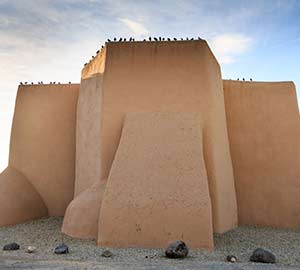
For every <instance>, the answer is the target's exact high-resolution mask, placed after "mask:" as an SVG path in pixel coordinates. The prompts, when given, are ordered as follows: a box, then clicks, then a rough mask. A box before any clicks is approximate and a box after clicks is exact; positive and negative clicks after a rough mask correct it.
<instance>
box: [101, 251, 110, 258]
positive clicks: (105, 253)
mask: <svg viewBox="0 0 300 270" xmlns="http://www.w3.org/2000/svg"><path fill="white" fill-rule="evenodd" d="M101 256H102V257H106V258H110V257H112V256H113V254H112V252H111V251H109V250H104V251H103V252H102V254H101Z"/></svg>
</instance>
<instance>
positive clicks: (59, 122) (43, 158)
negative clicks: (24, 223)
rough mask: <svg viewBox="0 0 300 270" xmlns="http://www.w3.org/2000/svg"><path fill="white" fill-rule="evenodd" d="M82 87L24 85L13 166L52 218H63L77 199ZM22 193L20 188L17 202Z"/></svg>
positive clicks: (12, 149)
mask: <svg viewBox="0 0 300 270" xmlns="http://www.w3.org/2000/svg"><path fill="white" fill-rule="evenodd" d="M78 90H79V85H78V84H67V85H63V84H59V85H42V86H41V85H25V86H20V87H19V90H18V94H17V99H16V106H15V113H14V119H13V125H12V132H11V143H10V155H9V166H10V167H13V168H16V169H17V170H18V171H19V172H20V173H21V174H22V175H24V177H25V178H26V179H28V181H29V182H30V184H31V185H32V186H33V188H34V189H35V190H36V192H37V193H38V194H39V195H40V196H41V198H42V200H43V202H44V203H45V205H46V207H47V209H48V212H49V215H50V216H63V215H64V213H65V209H66V207H67V205H68V204H69V202H70V201H71V200H72V198H73V195H74V178H75V125H76V106H77V96H78ZM22 192H23V190H21V189H20V190H19V189H17V190H15V194H16V196H15V197H16V199H17V198H18V196H19V194H22Z"/></svg>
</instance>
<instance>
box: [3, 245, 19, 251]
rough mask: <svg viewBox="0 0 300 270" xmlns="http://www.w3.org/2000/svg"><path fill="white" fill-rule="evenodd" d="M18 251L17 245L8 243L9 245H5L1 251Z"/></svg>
mask: <svg viewBox="0 0 300 270" xmlns="http://www.w3.org/2000/svg"><path fill="white" fill-rule="evenodd" d="M18 249H20V246H19V245H18V244H17V243H10V244H7V245H5V246H4V247H3V250H7V251H8V250H10V251H11V250H18Z"/></svg>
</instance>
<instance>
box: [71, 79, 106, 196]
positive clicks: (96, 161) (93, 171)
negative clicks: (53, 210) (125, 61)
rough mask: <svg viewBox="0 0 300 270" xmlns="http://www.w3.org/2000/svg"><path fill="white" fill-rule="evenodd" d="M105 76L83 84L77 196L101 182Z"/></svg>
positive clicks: (80, 103) (79, 114)
mask: <svg viewBox="0 0 300 270" xmlns="http://www.w3.org/2000/svg"><path fill="white" fill-rule="evenodd" d="M101 102H102V75H101V74H97V75H93V76H91V77H90V78H88V79H84V80H82V81H81V84H80V91H79V97H78V106H77V124H76V180H75V197H76V196H77V195H78V194H79V193H80V192H82V191H84V190H86V189H87V188H89V187H90V186H92V185H93V184H94V183H95V182H97V181H99V180H100V178H101V175H100V165H101V159H100V149H101V146H100V123H101V109H102V105H101Z"/></svg>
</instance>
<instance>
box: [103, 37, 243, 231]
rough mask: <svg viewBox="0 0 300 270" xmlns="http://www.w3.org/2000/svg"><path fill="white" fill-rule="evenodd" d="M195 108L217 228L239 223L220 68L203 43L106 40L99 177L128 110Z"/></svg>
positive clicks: (109, 161) (109, 160)
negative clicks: (200, 128) (113, 41)
mask: <svg viewBox="0 0 300 270" xmlns="http://www.w3.org/2000/svg"><path fill="white" fill-rule="evenodd" d="M147 111H161V112H199V113H202V117H203V125H204V126H203V128H204V139H203V140H204V158H205V163H206V168H207V172H208V179H209V187H210V196H211V199H212V208H213V223H214V230H215V231H216V232H224V231H226V230H228V229H231V228H233V227H235V226H236V224H237V212H236V211H237V210H236V199H235V189H234V181H233V172H232V164H231V157H230V151H229V145H228V138H227V127H226V118H225V110H224V97H223V90H222V79H221V73H220V67H219V65H218V63H217V61H216V59H215V58H214V56H213V54H212V53H211V51H210V49H209V47H208V45H207V43H206V42H205V41H194V42H147V43H146V42H135V43H129V42H128V43H108V44H107V48H106V63H105V71H104V79H103V108H102V128H101V159H102V165H101V167H102V171H101V178H106V177H107V176H108V174H109V171H110V167H111V165H112V161H113V158H114V155H115V153H116V150H117V147H118V143H119V139H120V135H121V129H122V125H123V120H124V116H125V114H126V113H127V112H147Z"/></svg>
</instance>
